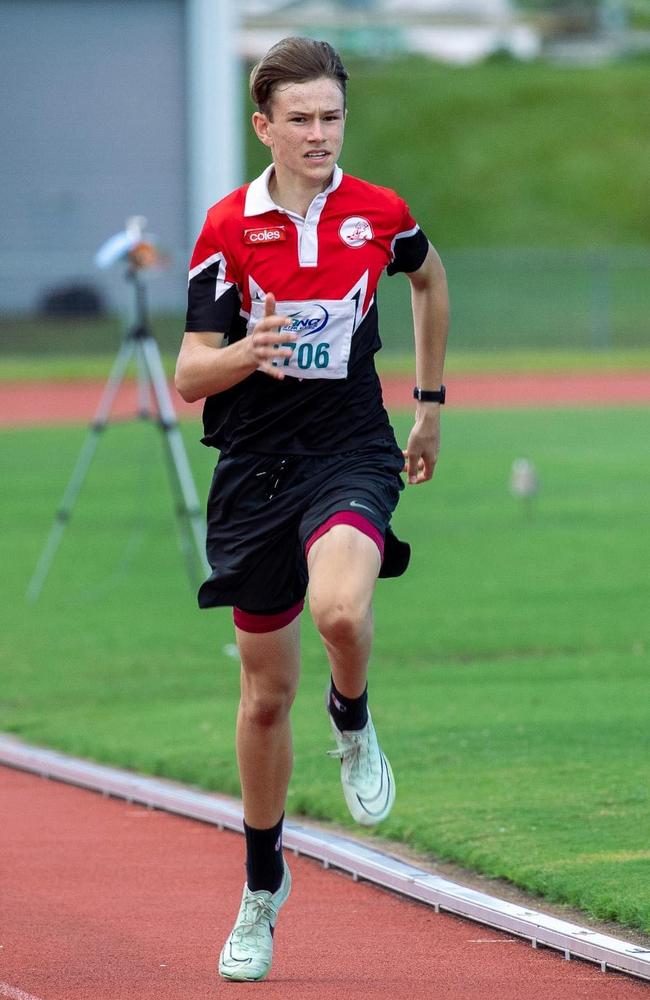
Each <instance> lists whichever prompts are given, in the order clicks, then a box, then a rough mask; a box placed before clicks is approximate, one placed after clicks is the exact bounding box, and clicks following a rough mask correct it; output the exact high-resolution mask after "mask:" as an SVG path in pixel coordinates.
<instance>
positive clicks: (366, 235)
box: [339, 215, 373, 247]
mask: <svg viewBox="0 0 650 1000" xmlns="http://www.w3.org/2000/svg"><path fill="white" fill-rule="evenodd" d="M339 236H340V237H341V239H342V240H343V242H344V243H345V245H346V246H349V247H362V246H365V244H366V243H367V242H368V240H371V239H372V237H373V232H372V226H371V225H370V223H369V222H368V220H367V219H364V218H363V217H362V216H361V215H351V216H350V218H349V219H345V220H344V222H342V223H341V228H340V229H339Z"/></svg>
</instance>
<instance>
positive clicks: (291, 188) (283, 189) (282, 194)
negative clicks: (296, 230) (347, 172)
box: [269, 164, 333, 218]
mask: <svg viewBox="0 0 650 1000" xmlns="http://www.w3.org/2000/svg"><path fill="white" fill-rule="evenodd" d="M332 176H333V175H332V174H330V176H329V177H328V178H327V180H325V181H322V182H321V181H318V182H316V183H311V184H310V183H309V182H308V181H307V180H306V179H305V178H302V177H298V178H297V177H295V176H294V175H292V174H285V172H284V171H283V170H282V167H281V166H278V165H277V164H275V165H274V167H273V170H272V172H271V176H270V178H269V194H270V195H271V197H272V199H273V201H274V202H275V203H276V205H279V206H280V208H284V209H286V210H287V211H288V212H295V213H296V214H297V215H301V216H303V218H304V216H305V215H307V209H308V208H309V206H310V205H311V203H312V201H313V200H314V198H315V197H316V195H317V194H320V193H321V191H324V190H325V189H326V188H328V187H329V186H330V184H331V182H332Z"/></svg>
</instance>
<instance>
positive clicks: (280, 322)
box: [255, 315, 296, 343]
mask: <svg viewBox="0 0 650 1000" xmlns="http://www.w3.org/2000/svg"><path fill="white" fill-rule="evenodd" d="M290 323H291V320H290V319H288V317H287V316H275V315H273V316H267V317H266V318H265V319H261V320H260V321H259V323H258V324H257V325H256V327H255V336H256V337H258V338H259V337H264V338H265V339H266V341H267V342H268V343H271V342H273V341H275V342H277V343H279V342H280V341H282V340H285V341H286V340H296V334H295V333H293V332H291V331H290V330H282V327H285V326H289V325H290Z"/></svg>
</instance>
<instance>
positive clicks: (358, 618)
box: [311, 600, 370, 647]
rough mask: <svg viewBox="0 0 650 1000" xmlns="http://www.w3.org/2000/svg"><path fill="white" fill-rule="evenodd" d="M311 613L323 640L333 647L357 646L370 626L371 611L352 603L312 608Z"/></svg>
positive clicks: (335, 603) (338, 602)
mask: <svg viewBox="0 0 650 1000" xmlns="http://www.w3.org/2000/svg"><path fill="white" fill-rule="evenodd" d="M311 613H312V618H313V620H314V624H315V625H316V628H317V629H318V631H319V632H320V634H321V636H322V638H323V639H324V640H325V642H327V643H329V645H331V646H339V647H340V646H342V647H345V646H352V645H355V644H356V643H357V642H359V641H360V639H362V638H363V636H364V635H365V633H366V631H367V629H368V628H369V625H370V611H369V609H368V608H366V607H365V606H363V607H362V606H361V605H358V604H356V603H355V602H352V601H345V600H337V601H333V602H332V603H330V604H325V605H319V606H315V607H314V606H312V608H311Z"/></svg>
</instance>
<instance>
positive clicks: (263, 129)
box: [252, 111, 273, 146]
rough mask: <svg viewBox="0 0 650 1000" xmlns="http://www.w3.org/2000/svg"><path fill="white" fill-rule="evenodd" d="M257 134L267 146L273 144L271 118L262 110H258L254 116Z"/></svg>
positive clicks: (254, 126)
mask: <svg viewBox="0 0 650 1000" xmlns="http://www.w3.org/2000/svg"><path fill="white" fill-rule="evenodd" d="M252 121H253V128H254V129H255V135H256V136H257V138H258V139H259V140H260V142H261V143H263V144H264V145H265V146H272V145H273V142H272V140H271V136H270V135H269V119H268V118H267V117H266V115H263V114H262V112H261V111H256V112H255V113H254V115H253V118H252Z"/></svg>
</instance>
